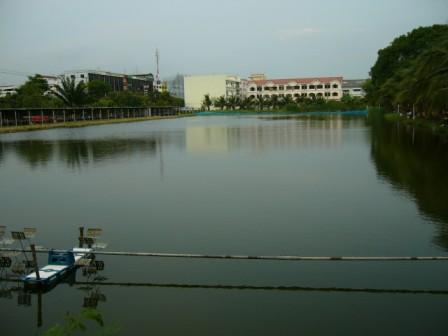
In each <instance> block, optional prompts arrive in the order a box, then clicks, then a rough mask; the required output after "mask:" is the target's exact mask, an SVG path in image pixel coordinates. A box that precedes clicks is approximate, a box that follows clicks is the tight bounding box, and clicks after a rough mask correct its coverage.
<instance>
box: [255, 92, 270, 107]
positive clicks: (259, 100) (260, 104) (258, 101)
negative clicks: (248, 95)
mask: <svg viewBox="0 0 448 336" xmlns="http://www.w3.org/2000/svg"><path fill="white" fill-rule="evenodd" d="M255 103H256V105H257V106H258V108H259V109H260V110H263V107H265V106H266V105H267V103H268V101H267V99H266V98H264V97H263V96H262V95H259V96H257V98H256V99H255Z"/></svg>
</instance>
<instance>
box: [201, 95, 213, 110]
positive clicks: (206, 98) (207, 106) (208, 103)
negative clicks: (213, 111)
mask: <svg viewBox="0 0 448 336" xmlns="http://www.w3.org/2000/svg"><path fill="white" fill-rule="evenodd" d="M202 106H204V108H205V109H206V110H207V111H210V106H212V100H211V99H210V95H209V94H206V95H205V96H204V100H203V101H202Z"/></svg>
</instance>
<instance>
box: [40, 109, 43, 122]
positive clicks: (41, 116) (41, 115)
mask: <svg viewBox="0 0 448 336" xmlns="http://www.w3.org/2000/svg"><path fill="white" fill-rule="evenodd" d="M40 124H41V125H43V124H44V110H42V109H40Z"/></svg>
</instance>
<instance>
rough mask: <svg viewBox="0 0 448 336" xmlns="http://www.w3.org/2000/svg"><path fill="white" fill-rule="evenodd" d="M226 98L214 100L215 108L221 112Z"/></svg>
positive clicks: (221, 97)
mask: <svg viewBox="0 0 448 336" xmlns="http://www.w3.org/2000/svg"><path fill="white" fill-rule="evenodd" d="M226 103H227V102H226V97H224V96H220V97H218V99H216V100H215V104H214V105H215V106H216V107H219V108H220V109H221V111H222V110H223V109H224V107H226Z"/></svg>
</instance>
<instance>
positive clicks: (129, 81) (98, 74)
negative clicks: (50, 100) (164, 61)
mask: <svg viewBox="0 0 448 336" xmlns="http://www.w3.org/2000/svg"><path fill="white" fill-rule="evenodd" d="M62 76H64V77H66V78H67V77H70V78H72V79H74V80H75V84H78V83H79V82H81V81H82V82H84V83H86V84H87V83H88V82H89V81H93V80H99V81H102V82H104V83H107V84H109V86H110V87H111V88H112V90H113V91H127V90H129V91H138V92H144V93H148V92H151V91H152V89H153V87H152V84H153V80H154V78H153V75H152V74H139V75H125V74H119V73H113V72H107V71H97V70H79V71H67V72H64V73H63V74H62Z"/></svg>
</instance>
